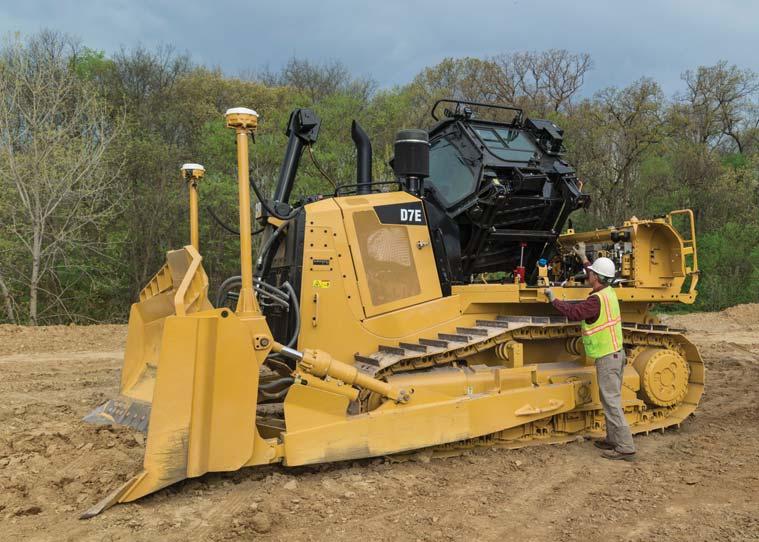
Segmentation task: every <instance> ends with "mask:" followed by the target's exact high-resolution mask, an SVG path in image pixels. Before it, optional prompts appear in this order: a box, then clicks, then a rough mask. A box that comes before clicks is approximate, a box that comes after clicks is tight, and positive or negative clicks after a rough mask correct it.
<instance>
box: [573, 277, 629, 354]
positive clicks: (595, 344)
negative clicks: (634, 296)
mask: <svg viewBox="0 0 759 542" xmlns="http://www.w3.org/2000/svg"><path fill="white" fill-rule="evenodd" d="M592 295H596V296H598V300H599V301H600V307H599V313H598V319H597V320H596V321H595V322H593V323H592V324H588V323H586V322H585V321H584V320H583V321H582V324H581V327H582V340H583V344H584V345H585V353H586V354H587V355H588V356H589V357H591V358H596V359H597V358H600V357H603V356H606V355H608V354H612V353H614V352H618V351H619V350H621V349H622V318H621V315H620V311H619V302H618V301H617V294H616V292H615V291H614V289H613V288H612V287H611V286H607V287H606V288H604V289H603V290H600V291H598V292H595V293H594V294H592Z"/></svg>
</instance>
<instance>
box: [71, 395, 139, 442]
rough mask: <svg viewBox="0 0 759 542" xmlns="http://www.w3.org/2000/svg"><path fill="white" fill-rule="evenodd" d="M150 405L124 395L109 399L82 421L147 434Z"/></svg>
mask: <svg viewBox="0 0 759 542" xmlns="http://www.w3.org/2000/svg"><path fill="white" fill-rule="evenodd" d="M149 419H150V403H148V402H145V401H137V400H136V399H132V398H130V397H127V396H125V395H119V396H118V397H116V398H114V399H109V400H108V401H106V402H105V403H103V404H102V405H100V406H99V407H97V408H96V409H95V410H93V411H92V412H90V413H89V414H87V415H86V416H85V417H84V418H83V420H84V421H86V422H87V423H92V424H95V425H112V424H118V425H125V426H127V427H131V428H132V429H136V430H137V431H141V432H143V433H147V431H148V420H149Z"/></svg>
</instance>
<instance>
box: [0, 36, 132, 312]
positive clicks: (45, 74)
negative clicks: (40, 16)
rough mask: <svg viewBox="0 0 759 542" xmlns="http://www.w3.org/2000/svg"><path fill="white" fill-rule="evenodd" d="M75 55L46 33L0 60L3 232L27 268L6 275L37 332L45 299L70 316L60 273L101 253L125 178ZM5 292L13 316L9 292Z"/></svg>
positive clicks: (10, 47) (72, 45) (67, 42)
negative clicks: (102, 232)
mask: <svg viewBox="0 0 759 542" xmlns="http://www.w3.org/2000/svg"><path fill="white" fill-rule="evenodd" d="M76 49H77V44H76V42H74V41H73V40H71V39H70V38H67V37H65V36H62V35H60V34H56V33H53V32H47V31H45V32H41V33H40V34H38V35H36V36H34V37H32V38H31V39H29V40H28V41H27V42H26V43H22V42H20V41H13V42H10V43H7V44H6V45H5V46H4V47H3V48H2V50H0V134H2V137H0V183H1V184H2V190H3V191H4V192H5V191H7V192H8V193H9V194H10V195H9V196H8V197H9V198H10V199H11V202H12V204H11V205H6V206H4V211H5V214H6V216H4V221H5V222H6V226H5V228H6V231H7V234H8V235H10V237H11V238H12V239H13V240H14V241H15V250H16V251H17V257H18V258H19V259H18V261H19V263H20V264H21V265H20V266H19V268H17V269H11V270H9V269H4V270H3V272H5V273H14V281H15V282H17V283H21V284H23V286H24V290H25V291H26V295H27V296H28V313H27V314H28V320H29V322H30V323H32V324H34V325H36V324H37V323H38V322H39V320H40V316H41V312H40V307H39V305H40V293H41V290H44V293H45V294H47V296H48V298H49V300H50V302H51V304H53V303H57V304H58V305H59V306H60V307H61V308H62V309H63V310H64V311H66V307H65V303H64V302H63V298H62V296H61V295H60V293H61V291H62V290H63V286H62V285H61V284H60V282H59V276H58V274H59V268H58V267H57V266H59V265H63V266H65V265H67V263H68V261H69V258H70V256H71V254H73V253H75V252H77V251H86V250H91V251H97V250H98V242H97V228H98V226H99V225H100V224H102V223H103V222H104V221H105V220H107V219H108V218H110V217H111V216H112V214H113V213H114V211H115V202H114V200H113V190H112V189H113V185H114V181H115V179H116V176H117V171H115V170H114V169H113V168H111V167H110V164H108V163H107V162H106V160H105V157H106V151H107V150H108V148H109V145H110V143H111V141H112V139H113V136H114V130H115V129H114V125H113V124H112V122H111V119H110V118H109V115H108V112H107V110H106V107H105V106H104V104H103V103H102V101H101V100H100V98H99V96H98V94H97V92H96V91H95V89H94V88H93V87H92V85H90V84H89V83H87V82H86V81H83V80H82V79H80V78H79V77H78V76H77V74H76V73H75V72H74V70H72V69H71V64H70V58H71V55H72V53H73V52H74V51H75V50H76ZM3 282H4V281H3ZM43 285H49V287H47V288H43ZM0 291H2V293H3V295H4V296H5V297H6V304H5V306H6V310H8V307H9V304H8V297H9V295H10V294H9V288H8V286H7V285H4V286H0Z"/></svg>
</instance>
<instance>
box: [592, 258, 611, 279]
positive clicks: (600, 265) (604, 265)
mask: <svg viewBox="0 0 759 542" xmlns="http://www.w3.org/2000/svg"><path fill="white" fill-rule="evenodd" d="M588 269H590V270H591V271H593V272H594V273H596V274H597V275H601V276H602V277H606V278H608V279H613V278H614V276H615V275H616V274H617V273H616V271H615V269H614V262H613V261H611V260H610V259H609V258H598V259H597V260H596V261H594V262H593V265H590V266H588Z"/></svg>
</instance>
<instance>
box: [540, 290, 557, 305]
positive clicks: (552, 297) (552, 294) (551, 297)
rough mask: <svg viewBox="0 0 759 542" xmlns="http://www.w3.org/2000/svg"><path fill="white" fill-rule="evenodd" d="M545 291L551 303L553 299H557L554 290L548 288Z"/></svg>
mask: <svg viewBox="0 0 759 542" xmlns="http://www.w3.org/2000/svg"><path fill="white" fill-rule="evenodd" d="M543 293H544V294H546V297H547V298H548V301H550V302H551V303H553V300H554V299H556V294H555V293H553V290H551V289H550V288H546V289H545V290H543Z"/></svg>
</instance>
